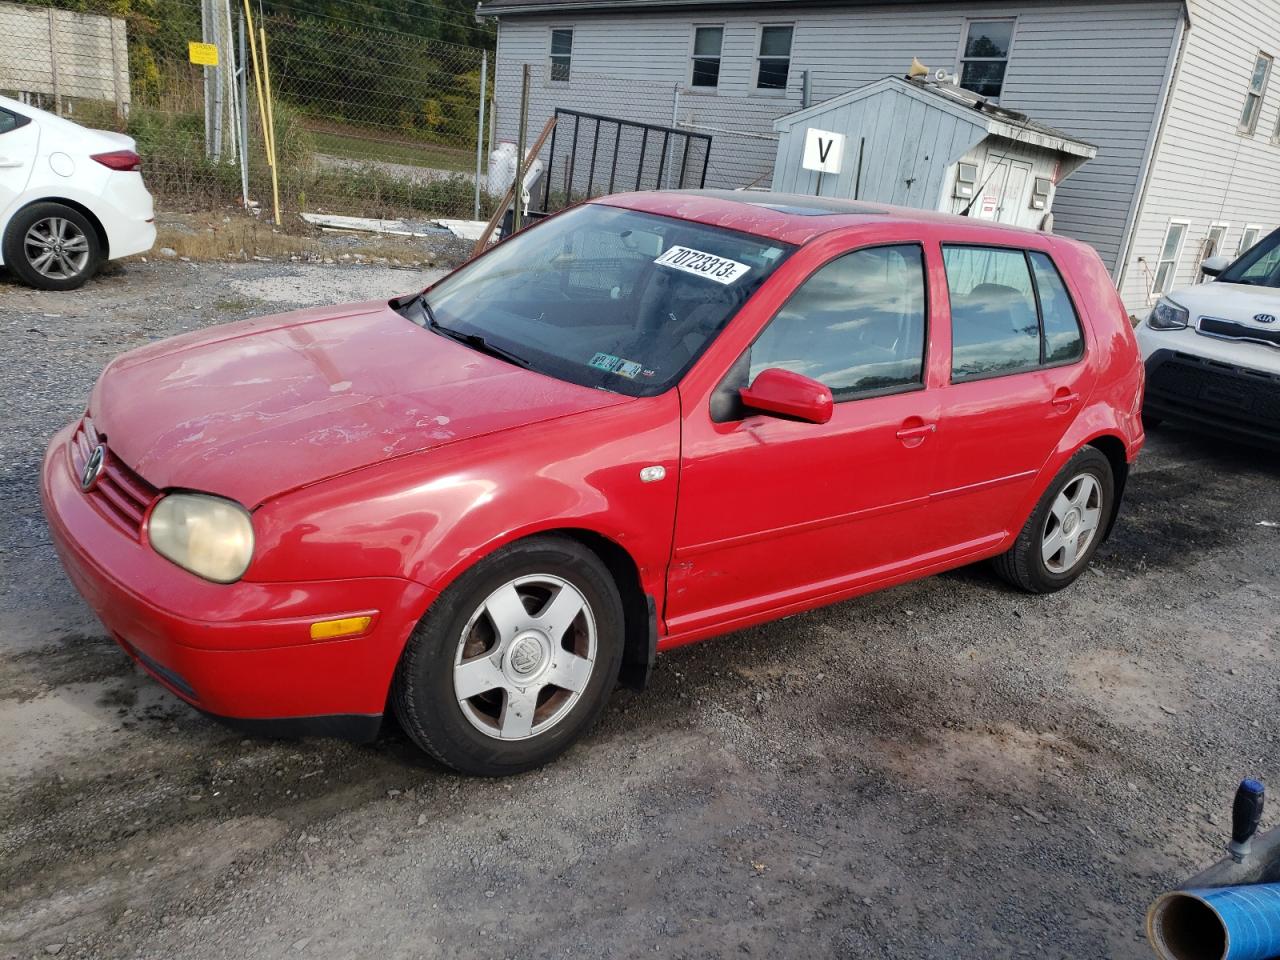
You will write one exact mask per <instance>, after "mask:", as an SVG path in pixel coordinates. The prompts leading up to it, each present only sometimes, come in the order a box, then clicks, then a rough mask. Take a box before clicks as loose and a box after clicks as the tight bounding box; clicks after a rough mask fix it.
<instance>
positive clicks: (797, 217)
mask: <svg viewBox="0 0 1280 960" xmlns="http://www.w3.org/2000/svg"><path fill="white" fill-rule="evenodd" d="M591 202H593V203H603V204H608V205H610V206H616V207H625V208H627V209H629V210H639V211H642V212H645V213H654V214H659V215H662V216H668V217H677V218H679V219H681V220H692V221H694V222H695V223H705V224H708V225H710V226H716V227H723V228H725V229H726V230H737V231H739V232H741V233H750V234H754V235H756V236H760V237H767V238H768V239H770V240H778V241H780V242H782V243H791V244H797V245H798V244H803V243H807V242H808V241H810V240H812V239H814V238H815V237H817V236H820V235H822V234H824V233H830V232H831V231H833V230H840V229H844V228H847V227H862V226H870V225H873V224H876V223H886V222H895V223H919V224H921V225H925V224H930V225H934V226H938V225H949V226H951V227H962V228H965V229H966V231H974V232H975V233H977V232H980V233H982V234H983V235H984V237H985V238H988V239H989V238H990V237H991V236H992V234H993V233H995V234H1003V233H1007V234H1009V235H1010V237H1009V240H1007V241H1006V242H1009V241H1011V240H1013V238H1015V237H1017V238H1023V239H1025V238H1026V237H1029V236H1030V237H1041V238H1043V237H1044V236H1045V234H1043V233H1040V232H1038V231H1035V230H1026V229H1024V228H1021V227H1010V226H1006V225H1004V224H997V223H992V222H991V221H989V220H978V219H975V218H972V217H961V216H955V215H953V214H948V213H935V212H933V211H930V210H917V209H914V208H911V207H895V206H893V205H891V204H885V203H871V202H867V201H861V200H842V199H839V198H836V197H810V196H805V195H803V194H792V193H772V192H768V191H763V190H647V191H640V192H636V193H620V194H614V195H612V196H607V197H597V198H595V199H594V200H592V201H591ZM975 239H976V238H975ZM1017 242H1021V241H1017Z"/></svg>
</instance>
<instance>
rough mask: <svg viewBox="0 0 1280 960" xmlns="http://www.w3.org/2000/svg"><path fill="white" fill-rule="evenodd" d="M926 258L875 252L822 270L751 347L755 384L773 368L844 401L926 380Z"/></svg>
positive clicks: (904, 251)
mask: <svg viewBox="0 0 1280 960" xmlns="http://www.w3.org/2000/svg"><path fill="white" fill-rule="evenodd" d="M924 334H925V286H924V257H923V255H922V252H921V250H920V248H919V247H917V246H909V245H902V246H889V247H872V248H869V249H865V250H857V251H854V252H853V253H847V254H845V255H844V256H842V257H838V258H837V259H835V260H832V261H831V262H830V263H828V264H826V265H824V266H822V267H820V268H819V269H818V270H817V271H816V272H815V273H814V274H813V275H812V276H811V277H809V279H808V280H806V281H805V282H804V283H803V284H802V285H801V286H800V288H799V289H798V290H797V291H796V292H795V293H794V294H792V296H791V299H790V300H788V301H787V303H786V305H785V306H784V307H783V308H782V309H781V310H779V311H778V314H777V316H775V317H774V318H773V319H772V320H771V321H769V325H768V326H767V327H765V329H764V331H763V332H762V333H761V334H760V336H759V337H758V338H757V339H756V342H755V343H754V344H753V345H752V347H751V354H750V355H751V360H750V365H751V366H750V379H751V380H755V378H756V375H757V374H759V373H760V371H762V370H764V369H766V368H768V367H781V368H782V369H783V370H792V371H794V372H795V373H801V374H804V375H805V376H806V377H812V378H813V379H814V380H817V381H819V382H821V383H824V384H826V385H827V386H828V387H830V388H831V393H832V395H833V397H834V398H835V399H836V400H837V401H840V400H851V399H855V398H857V397H859V396H866V395H869V394H880V393H892V392H896V391H899V390H904V389H911V388H913V387H918V386H920V385H921V384H922V383H923V369H924V339H925V336H924Z"/></svg>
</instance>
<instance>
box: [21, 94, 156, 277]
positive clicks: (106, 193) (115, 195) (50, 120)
mask: <svg viewBox="0 0 1280 960" xmlns="http://www.w3.org/2000/svg"><path fill="white" fill-rule="evenodd" d="M135 146H136V144H135V143H134V142H133V140H131V139H130V138H129V137H126V136H124V135H123V134H119V133H111V132H109V131H106V130H90V129H88V128H86V127H82V126H80V125H79V124H76V123H72V122H71V121H70V120H64V119H62V118H61V117H59V116H55V115H54V114H52V113H47V112H45V111H44V110H37V109H36V108H35V107H28V106H26V105H25V104H22V103H19V102H18V101H16V100H10V99H8V98H6V97H0V264H3V265H4V266H7V267H8V268H9V269H10V270H12V271H13V273H14V274H15V275H16V276H17V277H18V278H19V279H21V280H23V281H25V282H26V283H29V284H30V285H31V286H33V287H41V288H42V289H45V290H72V289H74V288H75V287H78V286H80V285H81V284H82V283H84V282H85V281H86V280H88V279H89V278H90V277H91V276H93V274H94V272H95V271H96V270H97V269H98V267H99V266H100V265H101V263H102V261H103V260H114V259H116V258H118V257H127V256H129V255H130V254H134V253H143V252H145V251H147V250H150V249H151V245H152V244H154V243H155V241H156V226H155V217H154V213H153V211H152V203H151V194H150V193H148V192H147V188H146V187H145V186H143V184H142V174H141V173H139V172H138V169H139V167H140V166H141V164H142V161H141V159H140V158H139V157H138V154H137V153H136V152H135Z"/></svg>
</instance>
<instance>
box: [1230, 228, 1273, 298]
mask: <svg viewBox="0 0 1280 960" xmlns="http://www.w3.org/2000/svg"><path fill="white" fill-rule="evenodd" d="M1218 280H1219V281H1220V282H1222V283H1244V284H1250V285H1252V286H1257V287H1280V230H1275V231H1273V232H1272V233H1271V234H1270V235H1269V236H1268V237H1266V238H1265V239H1263V241H1262V242H1261V243H1258V244H1255V245H1254V247H1253V248H1252V249H1251V250H1249V252H1248V253H1246V254H1245V255H1244V256H1242V257H1241V258H1240V259H1239V260H1237V261H1236V262H1235V263H1233V264H1231V266H1229V267H1227V269H1225V270H1223V271H1222V273H1220V274H1218Z"/></svg>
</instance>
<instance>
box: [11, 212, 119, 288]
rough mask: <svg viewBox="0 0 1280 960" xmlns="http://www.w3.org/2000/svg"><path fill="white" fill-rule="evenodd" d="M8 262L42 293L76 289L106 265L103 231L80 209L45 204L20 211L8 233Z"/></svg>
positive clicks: (27, 282) (14, 271)
mask: <svg viewBox="0 0 1280 960" xmlns="http://www.w3.org/2000/svg"><path fill="white" fill-rule="evenodd" d="M3 242H4V262H5V266H7V267H8V268H9V269H10V270H12V271H13V273H14V275H15V276H16V277H18V279H20V280H21V281H22V282H23V283H25V284H27V285H28V286H32V287H36V288H37V289H39V290H74V289H76V288H77V287H80V286H83V284H84V282H85V281H86V280H88V279H89V278H90V277H92V276H93V275H94V274H95V273H97V271H98V268H99V267H100V266H101V265H102V243H101V241H100V240H99V239H98V231H97V230H96V229H95V228H94V226H93V224H92V223H90V222H89V218H88V217H86V216H85V215H84V214H83V213H81V212H80V211H79V210H75V209H73V208H71V207H68V206H66V205H64V204H61V203H54V202H52V201H42V202H40V203H33V204H31V206H29V207H26V208H24V209H22V210H19V211H18V212H17V213H16V214H15V215H14V217H13V219H12V220H10V221H9V227H8V229H7V230H5V233H4V240H3Z"/></svg>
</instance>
